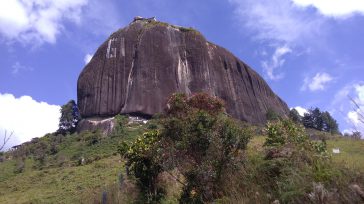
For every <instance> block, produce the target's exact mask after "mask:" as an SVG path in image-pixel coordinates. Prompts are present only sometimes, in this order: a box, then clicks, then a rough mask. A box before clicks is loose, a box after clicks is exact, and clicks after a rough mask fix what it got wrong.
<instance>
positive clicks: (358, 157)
mask: <svg viewBox="0 0 364 204" xmlns="http://www.w3.org/2000/svg"><path fill="white" fill-rule="evenodd" d="M327 147H328V150H329V151H331V152H332V149H333V148H339V149H340V154H333V155H332V158H333V160H334V161H335V162H337V163H339V164H344V165H345V166H347V167H348V168H351V169H357V170H360V171H362V172H364V140H353V139H349V138H338V139H334V140H328V141H327Z"/></svg>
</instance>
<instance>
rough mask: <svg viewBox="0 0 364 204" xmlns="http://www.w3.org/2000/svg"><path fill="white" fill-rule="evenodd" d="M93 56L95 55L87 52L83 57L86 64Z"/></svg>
mask: <svg viewBox="0 0 364 204" xmlns="http://www.w3.org/2000/svg"><path fill="white" fill-rule="evenodd" d="M92 57H93V55H91V54H86V55H85V58H84V59H83V60H84V61H85V64H88V63H89V62H90V61H91V59H92Z"/></svg>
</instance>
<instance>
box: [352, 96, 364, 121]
mask: <svg viewBox="0 0 364 204" xmlns="http://www.w3.org/2000/svg"><path fill="white" fill-rule="evenodd" d="M348 97H349V99H350V101H351V102H352V103H353V104H354V106H355V107H356V110H355V109H354V111H355V112H356V114H358V120H359V121H360V122H361V123H363V124H364V113H363V110H362V109H361V107H360V106H359V104H358V103H357V102H356V101H355V100H354V99H353V98H352V97H351V96H348Z"/></svg>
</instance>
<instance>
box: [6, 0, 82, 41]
mask: <svg viewBox="0 0 364 204" xmlns="http://www.w3.org/2000/svg"><path fill="white" fill-rule="evenodd" d="M87 2H88V0H62V1H54V0H26V1H25V0H9V1H7V0H1V1H0V34H1V35H2V36H3V37H5V38H6V39H10V40H15V41H18V42H22V43H35V42H37V43H43V42H48V43H55V42H56V37H57V35H58V34H59V33H60V32H61V30H62V29H63V25H62V21H63V20H69V21H71V22H74V23H79V22H80V14H81V11H82V7H83V6H85V5H86V4H87Z"/></svg>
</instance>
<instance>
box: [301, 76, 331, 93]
mask: <svg viewBox="0 0 364 204" xmlns="http://www.w3.org/2000/svg"><path fill="white" fill-rule="evenodd" d="M333 79H334V78H333V77H332V76H331V75H330V74H328V73H325V72H322V73H320V72H319V73H317V74H316V75H315V76H313V77H306V78H305V79H304V82H303V86H302V87H301V90H302V91H305V90H307V89H309V90H310V91H323V90H325V89H326V87H327V85H328V84H329V83H330V82H331V81H332V80H333Z"/></svg>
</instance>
